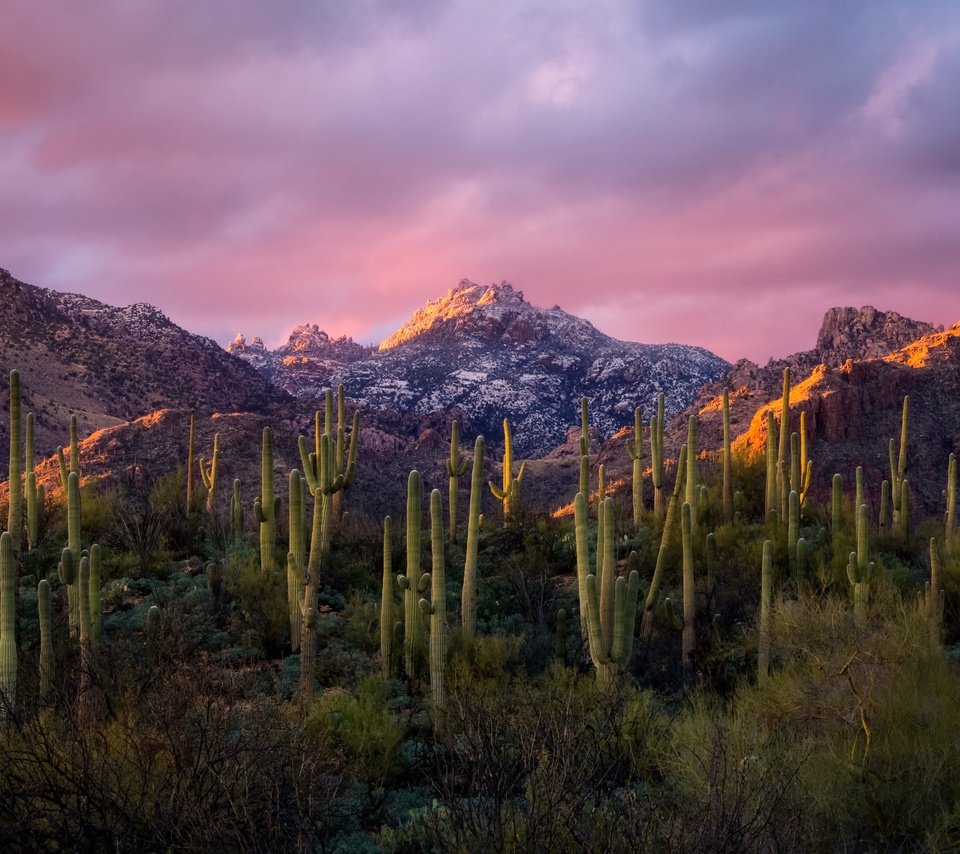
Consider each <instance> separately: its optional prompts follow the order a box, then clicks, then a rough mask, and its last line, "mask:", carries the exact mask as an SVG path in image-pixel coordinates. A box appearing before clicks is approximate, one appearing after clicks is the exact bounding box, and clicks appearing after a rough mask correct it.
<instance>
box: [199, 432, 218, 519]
mask: <svg viewBox="0 0 960 854" xmlns="http://www.w3.org/2000/svg"><path fill="white" fill-rule="evenodd" d="M219 468H220V434H219V433H214V434H213V454H212V455H211V457H210V462H209V464H208V463H207V461H206V460H205V459H204V458H203V457H201V458H200V478H201V479H202V480H203V486H204V488H205V489H206V490H207V505H206V506H207V513H211V514H212V513H213V508H214V507H215V506H216V500H217V474H218V472H219Z"/></svg>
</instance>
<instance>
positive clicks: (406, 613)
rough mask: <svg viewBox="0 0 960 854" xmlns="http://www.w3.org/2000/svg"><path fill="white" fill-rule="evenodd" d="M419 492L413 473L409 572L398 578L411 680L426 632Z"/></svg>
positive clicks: (416, 672) (416, 671)
mask: <svg viewBox="0 0 960 854" xmlns="http://www.w3.org/2000/svg"><path fill="white" fill-rule="evenodd" d="M420 490H421V484H420V472H418V471H417V470H416V469H414V470H413V471H411V472H410V476H409V477H408V478H407V572H406V574H405V575H398V576H397V584H399V585H400V589H401V590H403V660H404V667H405V668H406V672H407V677H408V678H410V679H415V678H417V677H418V676H419V675H420V674H419V671H420V655H421V646H422V643H423V628H424V627H423V612H422V611H421V610H420V607H419V599H418V594H420V593H423V592H425V588H426V584H425V583H424V582H423V578H422V573H421V567H420V523H421V519H422V515H421V509H420Z"/></svg>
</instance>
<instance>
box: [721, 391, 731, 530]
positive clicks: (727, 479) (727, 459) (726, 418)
mask: <svg viewBox="0 0 960 854" xmlns="http://www.w3.org/2000/svg"><path fill="white" fill-rule="evenodd" d="M723 521H724V522H726V523H727V524H728V525H731V524H733V458H732V456H731V450H730V390H729V389H726V388H725V389H724V390H723Z"/></svg>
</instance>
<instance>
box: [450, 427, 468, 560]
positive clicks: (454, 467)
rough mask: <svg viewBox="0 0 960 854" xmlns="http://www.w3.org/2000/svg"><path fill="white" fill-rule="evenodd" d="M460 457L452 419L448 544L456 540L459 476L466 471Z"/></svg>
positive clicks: (456, 431)
mask: <svg viewBox="0 0 960 854" xmlns="http://www.w3.org/2000/svg"><path fill="white" fill-rule="evenodd" d="M468 462H469V461H468V460H467V459H466V458H464V459H463V460H461V459H460V424H459V423H458V422H457V421H454V422H453V424H451V425H450V457H449V458H448V459H447V477H448V478H449V479H450V482H449V493H450V544H451V545H453V544H454V543H455V542H456V541H457V493H458V492H459V491H460V478H461V477H463V476H464V475H465V474H466V473H467V463H468Z"/></svg>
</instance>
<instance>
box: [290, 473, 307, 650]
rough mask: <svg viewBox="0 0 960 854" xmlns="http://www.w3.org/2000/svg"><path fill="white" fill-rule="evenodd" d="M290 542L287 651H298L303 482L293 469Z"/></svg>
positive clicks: (304, 542)
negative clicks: (288, 635) (288, 639)
mask: <svg viewBox="0 0 960 854" xmlns="http://www.w3.org/2000/svg"><path fill="white" fill-rule="evenodd" d="M289 490H290V500H289V508H290V523H289V529H290V543H289V551H288V552H287V609H288V611H289V617H290V648H291V649H292V650H293V651H294V652H296V651H297V650H298V649H300V623H301V614H300V608H301V606H302V603H303V578H304V573H305V572H306V569H307V534H306V525H305V524H304V514H305V510H304V492H305V487H304V481H303V478H301V477H300V472H298V471H297V470H296V469H292V470H291V471H290V478H289Z"/></svg>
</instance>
